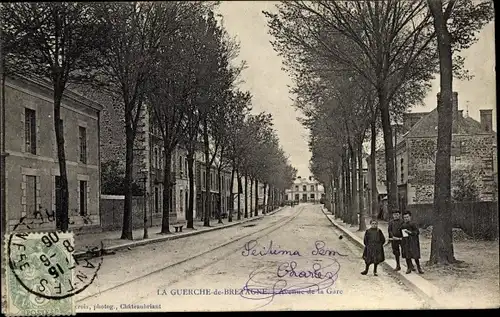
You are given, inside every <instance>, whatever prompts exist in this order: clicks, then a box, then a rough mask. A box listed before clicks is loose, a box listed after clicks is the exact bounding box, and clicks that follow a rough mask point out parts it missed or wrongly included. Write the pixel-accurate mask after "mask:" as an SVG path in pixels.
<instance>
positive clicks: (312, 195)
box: [285, 176, 325, 202]
mask: <svg viewBox="0 0 500 317" xmlns="http://www.w3.org/2000/svg"><path fill="white" fill-rule="evenodd" d="M324 195H325V191H324V188H323V186H322V185H321V184H320V183H319V182H318V181H316V180H315V179H313V178H312V177H309V178H302V177H301V176H298V177H297V178H296V179H295V180H294V181H293V185H292V187H291V188H289V189H287V190H285V200H286V201H290V200H293V201H297V202H299V201H300V202H319V201H320V200H321V198H324Z"/></svg>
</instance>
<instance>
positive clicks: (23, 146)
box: [2, 76, 102, 231]
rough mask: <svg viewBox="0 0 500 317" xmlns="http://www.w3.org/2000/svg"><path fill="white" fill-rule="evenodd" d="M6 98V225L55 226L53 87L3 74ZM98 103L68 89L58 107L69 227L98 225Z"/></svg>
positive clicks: (56, 187)
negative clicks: (21, 222)
mask: <svg viewBox="0 0 500 317" xmlns="http://www.w3.org/2000/svg"><path fill="white" fill-rule="evenodd" d="M2 85H3V93H4V97H5V103H4V107H5V118H3V119H4V122H3V123H4V124H5V136H6V137H5V152H6V155H7V156H6V159H5V174H6V175H5V188H4V190H5V194H6V210H7V212H6V216H7V229H8V230H12V229H13V228H14V227H15V226H16V225H17V224H19V221H20V219H21V218H22V217H24V221H23V224H21V225H18V226H17V228H16V230H32V231H38V230H54V229H55V228H56V225H55V221H54V215H55V213H56V210H57V208H59V205H60V204H59V203H58V201H59V193H60V191H59V185H58V184H59V175H60V173H59V165H58V159H57V144H56V140H55V131H54V119H53V109H54V106H53V91H52V85H51V84H50V83H47V82H45V81H43V80H40V79H34V78H26V77H21V76H16V77H7V78H6V80H5V82H3V83H2ZM101 110H102V106H101V105H100V104H98V103H96V102H94V101H92V100H89V99H87V98H85V97H83V96H81V95H79V94H77V93H75V92H73V91H71V90H69V89H67V90H66V91H65V94H64V96H63V99H62V105H61V124H62V125H63V129H64V138H65V151H66V164H67V175H68V187H69V220H70V229H72V230H83V229H87V230H90V229H92V228H94V227H95V228H98V227H99V226H100V217H99V196H100V179H99V175H100V170H99V169H100V150H99V134H100V130H99V128H100V112H101Z"/></svg>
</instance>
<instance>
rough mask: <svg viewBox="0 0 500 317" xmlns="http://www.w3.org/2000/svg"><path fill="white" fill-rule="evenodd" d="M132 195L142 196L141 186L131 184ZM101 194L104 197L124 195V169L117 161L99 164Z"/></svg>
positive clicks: (135, 182)
mask: <svg viewBox="0 0 500 317" xmlns="http://www.w3.org/2000/svg"><path fill="white" fill-rule="evenodd" d="M132 186H133V189H132V192H133V195H134V196H142V195H143V192H144V191H143V188H142V186H143V185H142V184H139V183H138V182H137V181H134V183H133V185H132ZM101 193H102V194H104V195H125V168H124V166H123V165H122V164H120V162H119V161H118V160H109V161H107V162H103V163H101Z"/></svg>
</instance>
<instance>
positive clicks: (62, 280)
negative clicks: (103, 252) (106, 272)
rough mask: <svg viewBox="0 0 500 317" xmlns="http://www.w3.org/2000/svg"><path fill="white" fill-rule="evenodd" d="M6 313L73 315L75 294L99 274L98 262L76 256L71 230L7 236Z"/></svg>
mask: <svg viewBox="0 0 500 317" xmlns="http://www.w3.org/2000/svg"><path fill="white" fill-rule="evenodd" d="M5 241H6V243H7V246H6V253H7V254H6V257H5V258H6V260H7V261H8V263H7V264H8V265H7V267H6V286H7V289H6V291H7V303H6V314H7V315H9V316H48V315H74V314H75V298H74V296H75V295H76V294H78V293H80V292H82V291H83V290H85V289H86V288H87V287H88V286H89V285H90V284H92V282H93V281H94V279H95V278H96V276H97V272H98V270H99V268H100V266H101V263H102V258H101V259H100V261H97V263H95V262H94V263H92V262H91V261H89V260H87V259H83V260H81V259H80V260H77V259H76V258H75V256H74V251H75V248H74V239H73V233H71V232H45V233H11V234H8V235H7V236H6V238H5Z"/></svg>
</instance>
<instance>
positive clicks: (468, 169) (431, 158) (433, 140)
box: [376, 92, 498, 216]
mask: <svg viewBox="0 0 500 317" xmlns="http://www.w3.org/2000/svg"><path fill="white" fill-rule="evenodd" d="M439 98H440V96H439V94H438V95H437V100H438V103H439ZM396 130H397V131H396V132H397V133H395V135H396V137H395V138H396V140H397V142H396V178H397V184H398V202H399V206H400V209H408V210H413V209H418V210H421V209H422V208H419V207H418V206H419V205H421V206H423V205H432V203H433V200H434V174H435V158H436V150H437V147H436V144H437V133H438V113H437V108H436V109H434V110H432V111H430V112H427V113H406V114H404V116H403V124H402V126H401V125H399V126H397V129H396ZM452 131H453V133H452V144H451V158H450V160H451V162H450V163H451V170H452V180H451V190H452V197H453V199H454V202H495V201H496V200H497V195H496V192H497V189H496V185H495V184H496V179H495V178H496V177H497V175H498V174H497V171H496V166H495V165H496V160H497V158H496V156H497V152H496V142H497V136H496V132H495V131H493V130H492V110H491V109H482V110H480V121H479V122H478V121H476V120H474V119H473V118H470V117H468V116H467V115H464V114H463V110H458V93H457V92H454V93H453V126H452ZM393 140H394V139H393ZM376 162H377V164H376V174H377V180H378V182H379V184H381V186H380V185H379V186H377V187H384V188H385V152H384V150H383V149H382V150H379V151H377V156H376ZM464 187H465V188H464ZM471 188H472V189H474V190H472V192H475V195H474V197H462V200H460V199H459V198H458V197H457V193H460V192H461V191H462V192H471V191H470V190H469V189H471ZM462 196H463V195H462ZM386 216H387V215H386Z"/></svg>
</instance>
